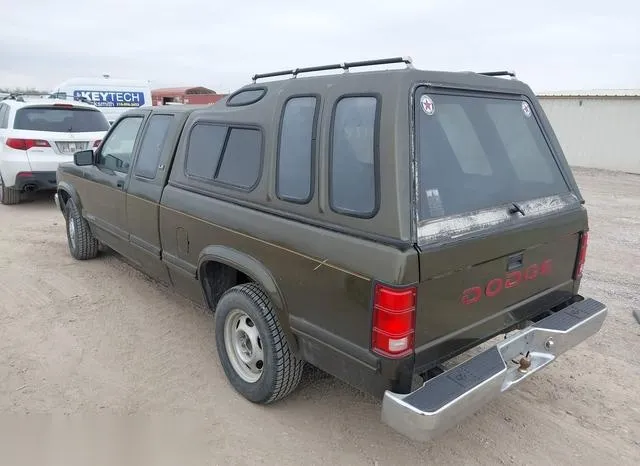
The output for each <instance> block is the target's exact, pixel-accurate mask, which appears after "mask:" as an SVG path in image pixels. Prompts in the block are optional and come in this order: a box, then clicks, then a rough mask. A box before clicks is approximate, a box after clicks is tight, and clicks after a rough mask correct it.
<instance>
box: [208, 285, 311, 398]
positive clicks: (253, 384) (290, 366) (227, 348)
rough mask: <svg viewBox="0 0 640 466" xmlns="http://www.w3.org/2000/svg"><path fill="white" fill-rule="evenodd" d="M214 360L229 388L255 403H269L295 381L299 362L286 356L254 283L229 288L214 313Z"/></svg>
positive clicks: (267, 303) (269, 311) (270, 307)
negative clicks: (215, 350)
mask: <svg viewBox="0 0 640 466" xmlns="http://www.w3.org/2000/svg"><path fill="white" fill-rule="evenodd" d="M215 332H216V346H217V348H218V356H219V358H220V362H221V363H222V367H223V369H224V372H225V374H226V376H227V378H228V379H229V382H230V383H231V385H232V386H233V388H234V389H235V390H236V391H237V392H239V393H240V394H241V395H242V396H244V397H245V398H247V399H248V400H250V401H252V402H254V403H262V404H267V403H272V402H274V401H276V400H279V399H281V398H284V397H285V396H287V395H288V394H289V393H291V392H292V391H293V390H294V389H295V388H296V387H297V386H298V383H299V382H300V378H301V377H302V368H303V365H304V362H303V361H301V360H299V359H297V358H296V357H295V355H294V354H293V353H292V352H291V349H290V348H289V345H288V343H287V339H286V338H285V335H284V332H283V330H282V327H281V326H280V323H279V322H278V319H277V318H276V315H275V312H274V309H273V305H272V304H271V301H270V300H269V297H268V296H267V294H266V293H265V292H264V291H263V290H262V289H261V288H260V287H259V286H258V285H257V284H255V283H246V284H243V285H238V286H235V287H233V288H231V289H229V290H228V291H227V292H226V293H225V294H224V295H223V296H222V298H221V299H220V301H219V302H218V305H217V306H216V311H215Z"/></svg>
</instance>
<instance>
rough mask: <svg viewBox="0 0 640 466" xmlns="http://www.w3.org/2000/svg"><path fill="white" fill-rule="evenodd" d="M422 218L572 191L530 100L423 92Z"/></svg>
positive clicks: (419, 104) (419, 107) (419, 103)
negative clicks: (569, 189)
mask: <svg viewBox="0 0 640 466" xmlns="http://www.w3.org/2000/svg"><path fill="white" fill-rule="evenodd" d="M415 111H416V122H417V127H416V131H417V144H418V146H417V151H418V154H417V158H418V169H419V181H418V186H419V187H420V188H419V189H420V192H419V193H418V200H419V210H420V219H421V220H428V219H433V218H438V217H444V216H450V215H456V214H462V213H465V212H471V211H476V210H480V209H484V208H489V207H496V206H499V205H504V204H509V203H512V202H518V201H525V200H531V199H536V198H541V197H546V196H551V195H555V194H561V193H565V192H567V191H568V186H567V184H566V182H565V181H564V178H563V177H562V173H561V172H560V169H559V167H558V165H557V163H556V161H555V159H554V156H553V154H552V152H551V150H550V149H549V146H548V144H547V142H546V140H545V138H544V135H543V133H542V130H541V129H540V127H539V126H538V122H537V120H536V118H535V115H533V112H532V109H531V107H530V105H529V103H528V102H526V101H523V100H520V99H510V98H499V97H493V96H488V95H486V96H485V95H482V96H472V95H462V94H461V95H454V94H438V93H429V94H428V95H427V94H418V98H417V99H416V110H415Z"/></svg>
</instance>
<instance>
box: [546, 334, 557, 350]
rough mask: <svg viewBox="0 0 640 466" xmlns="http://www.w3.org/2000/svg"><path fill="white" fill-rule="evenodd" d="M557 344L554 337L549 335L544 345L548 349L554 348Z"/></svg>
mask: <svg viewBox="0 0 640 466" xmlns="http://www.w3.org/2000/svg"><path fill="white" fill-rule="evenodd" d="M555 344H556V343H555V342H554V341H553V338H551V337H549V338H547V341H545V342H544V347H545V348H546V349H547V350H552V349H553V347H554V346H555Z"/></svg>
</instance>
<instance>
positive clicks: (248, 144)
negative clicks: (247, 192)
mask: <svg viewBox="0 0 640 466" xmlns="http://www.w3.org/2000/svg"><path fill="white" fill-rule="evenodd" d="M228 138H229V139H228V140H227V145H226V147H225V149H224V154H222V160H221V161H220V168H219V169H218V174H217V176H216V178H215V179H216V180H219V181H222V182H223V183H227V184H231V185H234V186H237V187H239V188H245V189H248V188H250V187H251V186H253V185H254V184H256V182H257V181H258V176H259V175H260V165H261V155H262V153H261V139H262V136H261V134H260V131H258V130H257V129H247V128H230V130H229V136H228Z"/></svg>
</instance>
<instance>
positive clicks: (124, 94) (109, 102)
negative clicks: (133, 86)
mask: <svg viewBox="0 0 640 466" xmlns="http://www.w3.org/2000/svg"><path fill="white" fill-rule="evenodd" d="M73 96H74V97H82V98H84V99H87V100H89V101H90V102H92V103H93V104H95V105H96V107H140V106H142V105H144V92H138V91H81V90H78V91H73Z"/></svg>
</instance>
